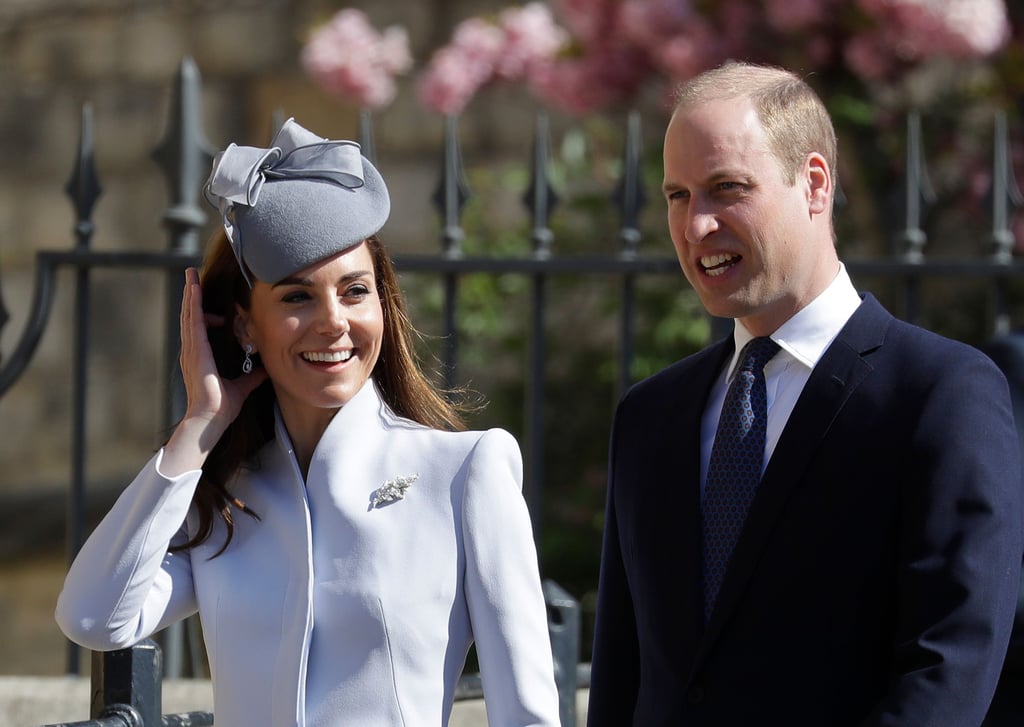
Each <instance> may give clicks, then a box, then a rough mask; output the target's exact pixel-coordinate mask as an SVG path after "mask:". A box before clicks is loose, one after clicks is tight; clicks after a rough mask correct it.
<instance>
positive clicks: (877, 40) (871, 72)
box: [843, 33, 892, 81]
mask: <svg viewBox="0 0 1024 727" xmlns="http://www.w3.org/2000/svg"><path fill="white" fill-rule="evenodd" d="M843 59H844V60H845V61H846V65H847V67H849V69H850V70H851V71H853V72H854V73H855V74H857V75H858V76H860V77H861V78H863V79H864V80H867V81H871V80H877V79H880V78H884V77H885V76H886V75H887V74H888V73H889V71H890V70H891V68H892V63H891V61H890V56H889V53H888V50H887V48H886V46H885V42H884V41H883V40H882V38H881V37H880V36H879V35H878V34H876V33H863V34H861V35H857V36H854V37H853V38H851V39H850V41H849V42H848V43H847V44H846V47H845V48H844V49H843Z"/></svg>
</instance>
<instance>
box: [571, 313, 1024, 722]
mask: <svg viewBox="0 0 1024 727" xmlns="http://www.w3.org/2000/svg"><path fill="white" fill-rule="evenodd" d="M732 351H733V342H732V337H731V336H730V337H729V338H728V339H727V340H724V341H722V342H719V343H717V344H715V345H713V346H711V347H709V348H707V349H705V350H703V351H701V352H699V353H697V354H695V355H693V356H690V357H688V358H686V359H684V360H682V361H679V362H677V363H676V364H674V365H672V366H670V367H669V368H667V369H665V370H664V371H662V372H660V373H658V374H656V375H654V376H652V377H650V378H649V379H646V380H644V381H642V382H640V383H639V384H637V385H636V386H634V387H633V388H632V389H631V390H630V391H629V392H628V393H627V394H626V396H625V397H623V400H622V401H621V402H620V404H619V407H618V410H617V412H616V416H615V422H614V425H613V429H612V437H611V452H610V472H609V489H608V502H607V511H606V524H605V533H604V545H603V552H602V562H601V575H600V585H599V595H598V603H597V617H596V619H597V620H596V627H595V629H596V632H595V643H594V655H593V663H592V672H591V693H590V706H589V710H588V725H590V727H604V726H605V725H608V726H614V727H623V726H624V725H642V726H643V727H657V726H659V725H673V726H679V725H685V726H690V725H693V726H703V725H715V726H718V727H769V726H772V725H779V726H780V727H782V726H785V727H841V726H843V725H865V726H866V725H900V727H910V726H914V727H917V726H921V727H924V726H925V725H928V726H934V727H971V726H973V727H976V726H977V725H979V724H980V723H981V722H982V720H983V718H984V715H985V713H986V711H987V708H988V705H989V702H990V700H991V697H992V693H993V691H994V689H995V685H996V682H997V680H998V676H999V672H1000V668H1001V666H1002V663H1003V658H1004V656H1005V652H1006V645H1007V640H1008V638H1009V633H1010V627H1011V623H1012V621H1013V613H1014V607H1015V604H1016V598H1017V587H1018V581H1019V578H1020V564H1021V554H1022V531H1024V509H1022V495H1021V490H1022V487H1021V466H1020V459H1019V458H1020V454H1019V446H1018V441H1017V434H1016V431H1015V428H1014V421H1013V415H1012V411H1011V407H1010V397H1009V394H1008V390H1007V385H1006V380H1005V378H1004V377H1003V375H1002V374H1001V373H1000V371H999V370H998V369H997V368H996V366H995V365H994V364H993V363H992V361H991V360H990V359H989V358H988V357H986V356H984V355H983V354H982V353H980V352H979V351H977V350H976V349H974V348H971V347H969V346H967V345H965V344H962V343H958V342H954V341H951V340H948V339H945V338H942V337H940V336H937V335H935V334H933V333H929V332H927V331H925V330H923V329H921V328H918V327H915V326H911V325H909V324H907V323H904V322H902V321H898V320H897V319H895V318H893V317H892V316H891V315H889V313H887V312H886V311H885V310H884V309H883V308H882V306H881V305H880V304H879V303H878V302H877V301H876V300H875V299H874V298H873V297H871V296H866V297H865V299H864V301H863V303H862V304H861V306H860V307H859V308H858V309H857V311H856V312H855V313H854V315H853V317H852V318H851V319H850V320H849V322H848V323H847V325H846V326H845V327H844V328H843V329H842V331H841V332H840V334H839V335H838V337H837V338H836V339H835V341H833V343H832V344H831V345H830V346H829V348H828V350H827V351H826V352H825V354H824V356H823V357H822V359H821V360H820V361H819V363H818V364H817V365H816V366H815V368H814V370H813V372H812V373H811V376H810V379H809V380H808V382H807V385H806V387H805V389H804V391H803V393H802V394H801V396H800V399H799V400H798V402H797V404H796V406H795V408H794V410H793V412H792V414H791V416H790V418H789V421H788V423H787V424H786V426H785V429H784V430H783V432H782V435H781V437H780V439H779V441H778V444H777V446H776V449H775V452H774V454H773V456H772V458H771V460H770V461H769V463H768V465H767V467H766V469H765V473H764V476H763V478H762V481H761V483H760V485H759V487H758V491H757V494H756V496H755V499H754V502H753V504H752V506H751V510H750V513H749V515H748V518H747V521H746V524H745V526H744V530H743V533H742V534H741V536H740V539H739V541H738V543H737V545H736V548H735V550H734V552H733V556H732V561H731V563H730V565H729V568H728V571H727V573H726V575H725V578H724V581H723V583H722V586H721V591H720V592H719V596H718V602H717V604H716V606H715V610H714V612H713V614H712V615H711V618H710V620H709V621H708V623H707V624H706V625H705V623H704V618H703V613H702V606H701V602H702V601H701V598H702V596H701V582H702V579H701V559H700V537H701V536H700V502H699V497H700V493H699V490H700V485H699V480H700V436H699V435H700V424H701V417H702V414H703V412H704V408H705V405H706V402H707V397H708V393H709V391H710V389H711V386H712V384H713V382H714V380H715V377H716V376H718V374H719V372H720V371H721V370H722V367H723V366H724V365H725V364H726V361H727V360H728V357H729V356H730V355H731V354H732Z"/></svg>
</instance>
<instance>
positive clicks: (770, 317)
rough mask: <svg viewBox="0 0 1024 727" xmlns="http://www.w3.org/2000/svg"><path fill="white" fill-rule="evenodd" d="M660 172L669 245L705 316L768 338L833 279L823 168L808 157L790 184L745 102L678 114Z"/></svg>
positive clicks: (717, 103)
mask: <svg viewBox="0 0 1024 727" xmlns="http://www.w3.org/2000/svg"><path fill="white" fill-rule="evenodd" d="M664 164H665V182H664V191H665V198H666V201H667V203H668V224H669V232H670V234H671V237H672V244H673V245H674V246H675V250H676V255H677V256H678V258H679V264H680V266H681V267H682V269H683V273H684V274H685V275H686V278H687V280H689V281H690V284H691V285H692V286H693V288H694V290H696V291H697V295H698V296H699V297H700V299H701V302H702V303H703V304H704V307H705V308H707V310H708V312H710V313H711V314H712V315H715V316H721V317H725V318H738V319H740V320H741V321H742V322H743V324H744V326H746V328H747V329H748V330H749V331H750V332H751V333H753V334H755V335H768V334H770V333H772V332H774V331H775V329H777V328H778V327H779V326H780V325H782V324H783V323H785V322H786V321H787V320H788V319H789V318H790V317H792V316H793V314H795V313H796V312H797V311H799V310H800V309H801V308H802V307H803V306H805V305H807V303H809V302H810V301H812V300H813V299H814V298H815V297H816V296H817V295H818V294H819V293H820V292H821V291H822V290H824V289H825V287H827V286H828V283H829V282H830V281H831V280H832V278H833V277H834V276H835V274H836V272H837V271H838V259H837V258H836V254H835V250H834V247H833V245H832V240H831V228H830V227H828V225H826V224H823V221H822V219H821V218H820V215H821V214H827V213H828V209H827V207H828V194H829V192H830V188H831V174H830V172H829V170H828V167H827V164H826V163H825V162H824V160H823V159H821V157H820V155H816V154H809V155H808V159H807V161H806V162H805V164H804V165H803V166H802V167H801V169H799V170H798V171H797V174H796V180H795V182H794V183H793V184H788V183H787V182H786V179H785V175H784V172H783V169H782V167H781V165H780V163H779V160H778V159H777V158H776V157H775V156H774V155H773V154H772V152H771V149H770V148H769V145H768V139H767V137H766V135H765V132H764V129H763V127H762V126H761V122H760V120H759V118H758V115H757V112H756V110H755V109H754V106H753V104H752V103H751V102H750V100H749V99H746V98H731V99H719V100H713V101H706V102H703V103H699V104H696V105H694V106H693V107H691V108H684V109H679V110H677V111H676V113H675V114H674V115H673V117H672V120H671V121H670V122H669V126H668V130H667V131H666V133H665V147H664Z"/></svg>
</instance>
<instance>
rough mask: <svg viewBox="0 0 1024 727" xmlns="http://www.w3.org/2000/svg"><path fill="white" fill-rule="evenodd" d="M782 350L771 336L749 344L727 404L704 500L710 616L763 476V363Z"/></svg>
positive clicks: (765, 403)
mask: <svg viewBox="0 0 1024 727" xmlns="http://www.w3.org/2000/svg"><path fill="white" fill-rule="evenodd" d="M778 350H779V344H777V343H775V341H773V340H772V339H770V338H768V337H766V336H765V337H762V338H755V339H753V340H752V341H750V343H748V344H747V345H746V346H744V348H743V352H742V353H741V355H740V362H739V366H738V367H737V368H736V375H735V376H734V378H733V380H732V383H731V384H730V385H729V390H728V391H727V392H726V394H725V403H724V404H723V405H722V416H721V418H720V419H719V420H718V430H717V431H716V432H715V443H714V444H713V445H712V446H711V459H710V461H709V462H708V476H707V482H706V483H705V485H704V498H703V500H702V503H701V515H702V518H701V521H702V524H703V536H704V542H703V558H704V617H705V619H708V618H710V617H711V609H712V607H713V606H714V605H715V599H716V598H717V597H718V589H719V587H720V586H721V584H722V577H723V576H724V575H725V569H726V566H727V565H728V564H729V556H730V555H731V554H732V549H733V547H734V546H735V545H736V540H737V539H738V538H739V535H740V530H742V528H743V522H744V520H746V517H747V511H748V510H749V509H750V503H751V501H753V499H754V491H755V490H756V489H757V484H758V482H759V481H760V480H761V468H762V466H763V464H764V441H765V430H766V426H765V424H766V420H767V419H768V398H767V395H766V394H765V386H764V365H765V364H766V363H768V361H769V360H770V359H771V357H772V356H774V355H775V354H776V353H777V352H778Z"/></svg>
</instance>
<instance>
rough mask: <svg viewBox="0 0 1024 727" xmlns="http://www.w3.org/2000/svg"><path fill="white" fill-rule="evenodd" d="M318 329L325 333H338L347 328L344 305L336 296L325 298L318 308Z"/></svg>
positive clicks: (343, 331) (345, 330)
mask: <svg viewBox="0 0 1024 727" xmlns="http://www.w3.org/2000/svg"><path fill="white" fill-rule="evenodd" d="M319 311H320V314H319V315H318V316H317V325H318V331H319V332H321V333H324V334H327V335H340V334H342V333H345V332H347V331H348V329H349V322H348V315H347V314H346V312H345V306H344V305H343V304H342V302H341V301H340V300H338V299H337V298H334V297H331V298H327V299H326V300H325V302H324V303H323V305H321V306H320V308H319Z"/></svg>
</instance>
